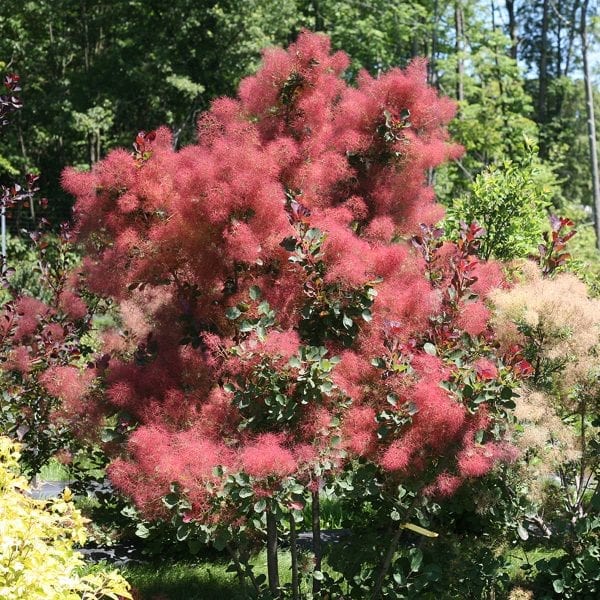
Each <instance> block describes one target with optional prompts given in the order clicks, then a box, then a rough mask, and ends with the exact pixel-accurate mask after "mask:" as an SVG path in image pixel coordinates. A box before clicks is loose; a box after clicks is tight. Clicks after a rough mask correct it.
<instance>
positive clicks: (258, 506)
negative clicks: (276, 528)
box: [254, 498, 267, 513]
mask: <svg viewBox="0 0 600 600" xmlns="http://www.w3.org/2000/svg"><path fill="white" fill-rule="evenodd" d="M266 509H267V501H266V500H265V499H264V498H261V499H260V500H259V501H258V502H255V503H254V512H256V513H262V512H265V510H266Z"/></svg>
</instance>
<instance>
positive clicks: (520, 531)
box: [517, 523, 529, 540]
mask: <svg viewBox="0 0 600 600" xmlns="http://www.w3.org/2000/svg"><path fill="white" fill-rule="evenodd" d="M517 533H518V534H519V537H520V538H521V539H522V540H528V539H529V532H528V531H527V529H525V527H523V525H522V524H521V523H519V526H518V527H517Z"/></svg>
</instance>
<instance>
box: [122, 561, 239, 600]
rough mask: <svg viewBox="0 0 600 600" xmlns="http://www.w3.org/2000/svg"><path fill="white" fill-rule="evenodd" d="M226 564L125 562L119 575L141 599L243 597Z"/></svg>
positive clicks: (185, 599) (232, 598)
mask: <svg viewBox="0 0 600 600" xmlns="http://www.w3.org/2000/svg"><path fill="white" fill-rule="evenodd" d="M226 568H227V565H225V564H223V565H221V564H218V563H210V564H193V563H183V562H163V563H158V564H157V563H156V562H153V563H147V564H136V565H127V566H126V567H123V568H122V569H121V572H122V574H123V575H124V576H125V577H126V579H127V580H128V581H129V582H130V583H131V585H132V586H133V587H134V588H136V589H137V590H138V591H139V593H140V595H141V600H154V599H155V598H156V600H159V599H160V600H225V599H231V600H245V598H246V596H245V595H244V593H243V591H242V589H241V588H240V585H239V583H238V581H237V579H236V578H235V574H233V573H227V572H226Z"/></svg>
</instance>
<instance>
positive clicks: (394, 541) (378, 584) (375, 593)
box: [371, 523, 404, 600]
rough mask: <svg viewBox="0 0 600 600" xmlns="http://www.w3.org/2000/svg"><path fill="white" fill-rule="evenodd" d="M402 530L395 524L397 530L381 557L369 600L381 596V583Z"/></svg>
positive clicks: (375, 599)
mask: <svg viewBox="0 0 600 600" xmlns="http://www.w3.org/2000/svg"><path fill="white" fill-rule="evenodd" d="M403 531H404V530H403V529H402V528H401V527H400V524H399V523H398V524H397V529H396V531H395V532H394V535H393V537H392V539H391V541H390V544H389V546H388V549H387V551H386V553H385V556H384V557H383V562H382V563H381V568H380V569H379V573H378V574H377V580H376V581H375V587H374V588H373V594H372V596H371V600H378V598H379V596H380V595H381V588H383V583H384V581H385V578H386V577H387V574H388V571H389V570H390V566H391V564H392V559H393V558H394V554H395V552H396V548H397V547H398V542H399V541H400V536H401V535H402V532H403Z"/></svg>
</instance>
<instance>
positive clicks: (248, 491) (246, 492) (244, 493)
mask: <svg viewBox="0 0 600 600" xmlns="http://www.w3.org/2000/svg"><path fill="white" fill-rule="evenodd" d="M253 494H254V492H253V491H252V488H242V489H241V490H240V493H239V496H240V498H250V496H252V495H253Z"/></svg>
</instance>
